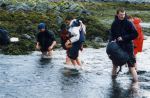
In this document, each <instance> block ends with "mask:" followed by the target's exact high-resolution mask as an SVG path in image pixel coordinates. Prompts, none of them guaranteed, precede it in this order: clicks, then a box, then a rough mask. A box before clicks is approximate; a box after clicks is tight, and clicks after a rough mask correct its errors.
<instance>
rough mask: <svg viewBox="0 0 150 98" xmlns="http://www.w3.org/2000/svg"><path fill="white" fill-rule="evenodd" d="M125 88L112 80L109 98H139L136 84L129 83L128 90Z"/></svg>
mask: <svg viewBox="0 0 150 98" xmlns="http://www.w3.org/2000/svg"><path fill="white" fill-rule="evenodd" d="M125 88H126V87H122V85H121V84H120V83H119V81H116V80H115V79H113V80H112V88H111V93H110V94H111V95H110V98H141V97H140V94H139V85H138V82H136V83H135V82H131V85H130V86H129V88H128V89H125Z"/></svg>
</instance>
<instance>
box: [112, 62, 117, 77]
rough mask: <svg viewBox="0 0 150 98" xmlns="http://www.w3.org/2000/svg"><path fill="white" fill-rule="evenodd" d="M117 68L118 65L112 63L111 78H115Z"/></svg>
mask: <svg viewBox="0 0 150 98" xmlns="http://www.w3.org/2000/svg"><path fill="white" fill-rule="evenodd" d="M117 68H118V67H117V66H115V65H114V64H113V68H112V78H115V77H116V76H117Z"/></svg>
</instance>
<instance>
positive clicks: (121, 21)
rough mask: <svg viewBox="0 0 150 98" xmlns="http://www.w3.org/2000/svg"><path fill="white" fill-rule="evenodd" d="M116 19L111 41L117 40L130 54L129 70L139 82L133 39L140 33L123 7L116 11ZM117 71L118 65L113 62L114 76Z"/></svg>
mask: <svg viewBox="0 0 150 98" xmlns="http://www.w3.org/2000/svg"><path fill="white" fill-rule="evenodd" d="M116 14H117V15H116V16H115V20H114V21H113V23H112V26H111V39H110V41H116V42H117V44H118V45H119V46H120V47H121V48H122V49H123V50H124V51H125V52H127V53H128V55H129V60H128V61H127V64H128V67H129V70H130V72H131V74H132V77H133V81H135V82H137V81H138V77H137V72H136V70H135V66H134V64H135V62H136V61H135V57H134V54H133V43H132V40H134V39H135V38H137V36H138V33H137V31H136V29H135V28H134V26H133V24H132V23H131V22H130V21H128V20H127V18H126V13H125V10H124V9H123V8H119V9H118V10H117V12H116ZM116 73H117V66H115V65H114V64H113V69H112V76H115V75H116Z"/></svg>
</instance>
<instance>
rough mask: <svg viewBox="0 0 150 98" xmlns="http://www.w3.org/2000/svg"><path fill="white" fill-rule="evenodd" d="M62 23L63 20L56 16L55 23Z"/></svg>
mask: <svg viewBox="0 0 150 98" xmlns="http://www.w3.org/2000/svg"><path fill="white" fill-rule="evenodd" d="M62 22H63V18H61V17H60V16H57V18H56V23H57V24H61V23H62Z"/></svg>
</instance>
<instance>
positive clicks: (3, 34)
mask: <svg viewBox="0 0 150 98" xmlns="http://www.w3.org/2000/svg"><path fill="white" fill-rule="evenodd" d="M9 41H10V40H9V36H8V31H7V30H5V29H0V45H2V46H4V45H8V43H9Z"/></svg>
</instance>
